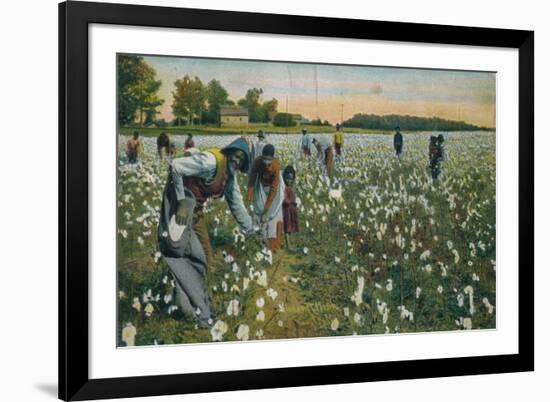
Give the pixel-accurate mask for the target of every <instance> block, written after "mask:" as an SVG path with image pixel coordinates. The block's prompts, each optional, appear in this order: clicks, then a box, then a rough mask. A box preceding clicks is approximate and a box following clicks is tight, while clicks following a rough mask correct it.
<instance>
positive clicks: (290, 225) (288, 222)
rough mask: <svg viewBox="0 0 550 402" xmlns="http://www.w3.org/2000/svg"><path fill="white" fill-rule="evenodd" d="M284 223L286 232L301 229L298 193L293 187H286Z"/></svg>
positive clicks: (294, 231) (295, 231)
mask: <svg viewBox="0 0 550 402" xmlns="http://www.w3.org/2000/svg"><path fill="white" fill-rule="evenodd" d="M283 224H284V228H285V233H297V232H299V231H300V226H299V225H298V208H297V204H296V194H294V190H293V189H292V187H285V198H284V199H283Z"/></svg>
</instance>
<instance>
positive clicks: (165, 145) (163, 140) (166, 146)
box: [157, 131, 172, 160]
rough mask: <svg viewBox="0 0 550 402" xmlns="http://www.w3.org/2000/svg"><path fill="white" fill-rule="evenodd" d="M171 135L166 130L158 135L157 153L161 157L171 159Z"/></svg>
mask: <svg viewBox="0 0 550 402" xmlns="http://www.w3.org/2000/svg"><path fill="white" fill-rule="evenodd" d="M171 142H172V141H171V140H170V137H169V136H168V134H166V132H165V131H163V132H162V133H160V135H159V136H158V137H157V155H158V157H159V159H161V160H162V159H169V158H170V143H171Z"/></svg>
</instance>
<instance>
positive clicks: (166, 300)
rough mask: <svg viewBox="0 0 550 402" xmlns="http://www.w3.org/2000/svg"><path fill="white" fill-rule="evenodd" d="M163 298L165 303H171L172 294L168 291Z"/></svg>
mask: <svg viewBox="0 0 550 402" xmlns="http://www.w3.org/2000/svg"><path fill="white" fill-rule="evenodd" d="M163 300H164V304H170V302H171V301H172V294H171V293H166V294H165V295H164V297H163Z"/></svg>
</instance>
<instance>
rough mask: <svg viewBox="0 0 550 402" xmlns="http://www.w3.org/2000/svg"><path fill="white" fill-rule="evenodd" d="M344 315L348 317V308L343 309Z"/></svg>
mask: <svg viewBox="0 0 550 402" xmlns="http://www.w3.org/2000/svg"><path fill="white" fill-rule="evenodd" d="M344 315H345V316H346V317H349V307H344Z"/></svg>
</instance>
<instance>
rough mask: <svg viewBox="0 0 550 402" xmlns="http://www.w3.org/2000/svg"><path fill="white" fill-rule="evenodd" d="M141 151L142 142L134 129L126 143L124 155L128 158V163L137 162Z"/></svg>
mask: <svg viewBox="0 0 550 402" xmlns="http://www.w3.org/2000/svg"><path fill="white" fill-rule="evenodd" d="M141 152H143V143H142V142H141V140H140V139H139V133H138V132H137V131H134V134H133V135H132V137H131V138H130V139H129V140H128V142H127V143H126V157H127V158H128V163H137V162H138V161H139V154H140V153H141Z"/></svg>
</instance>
